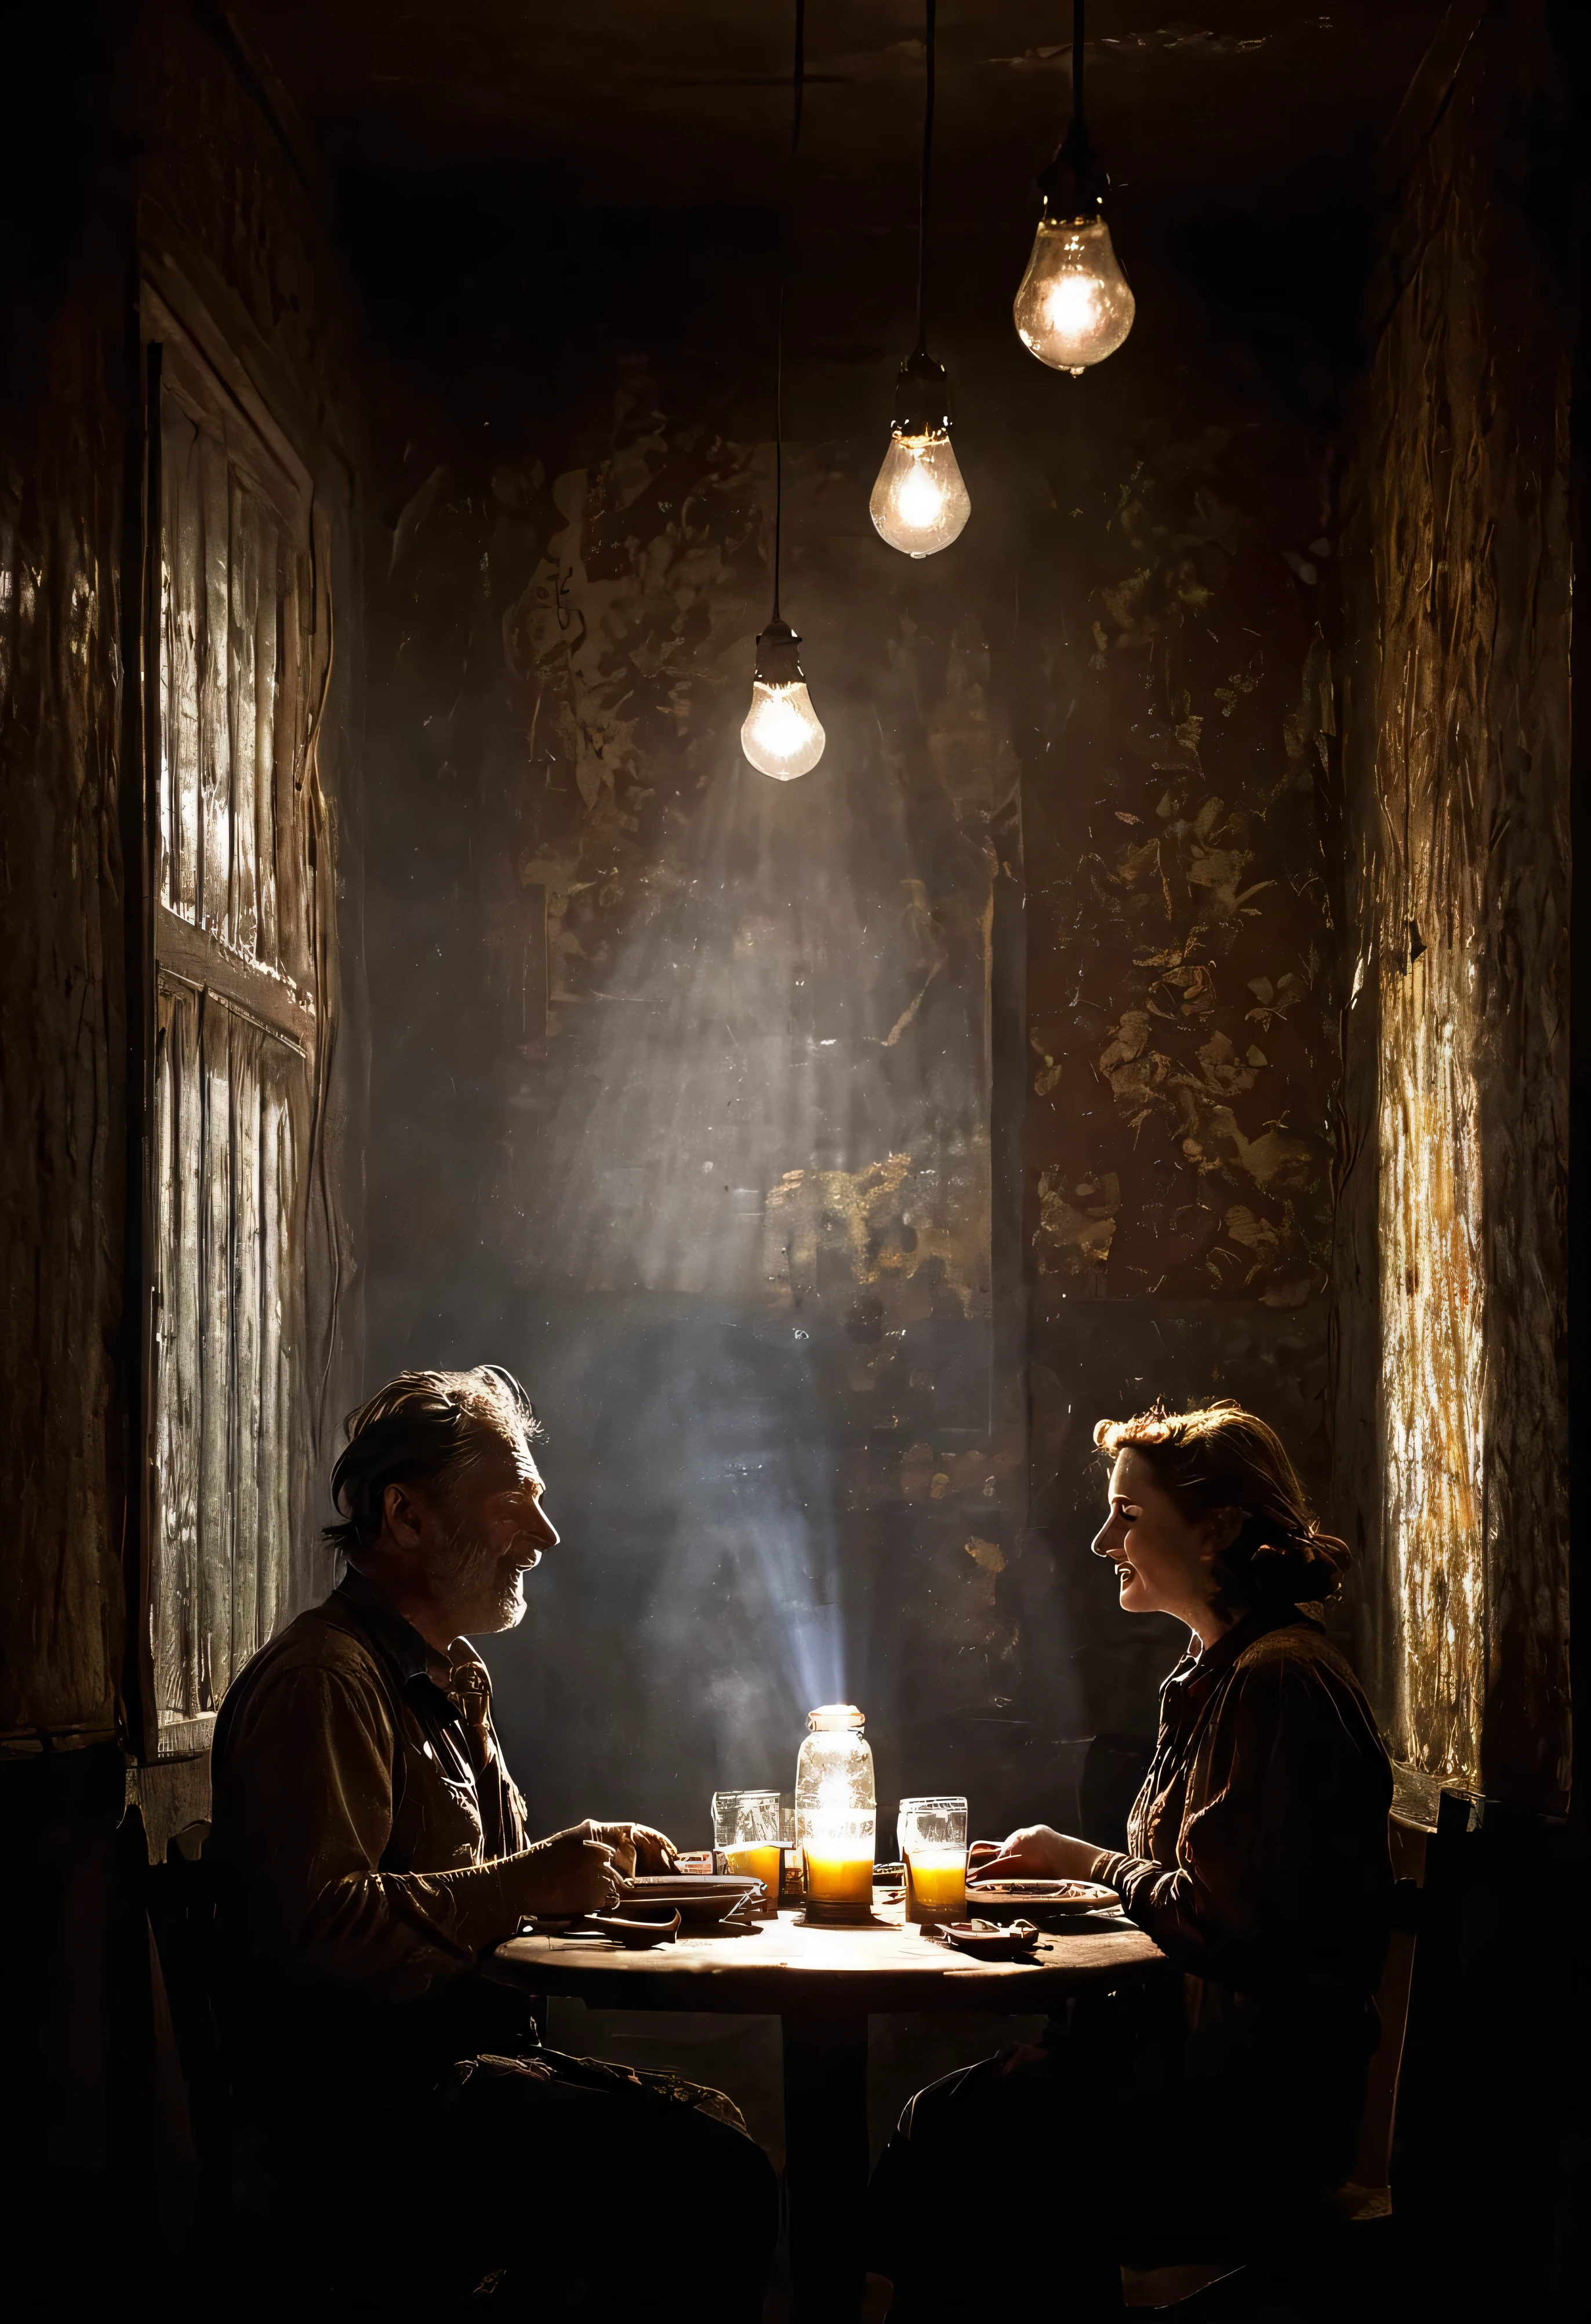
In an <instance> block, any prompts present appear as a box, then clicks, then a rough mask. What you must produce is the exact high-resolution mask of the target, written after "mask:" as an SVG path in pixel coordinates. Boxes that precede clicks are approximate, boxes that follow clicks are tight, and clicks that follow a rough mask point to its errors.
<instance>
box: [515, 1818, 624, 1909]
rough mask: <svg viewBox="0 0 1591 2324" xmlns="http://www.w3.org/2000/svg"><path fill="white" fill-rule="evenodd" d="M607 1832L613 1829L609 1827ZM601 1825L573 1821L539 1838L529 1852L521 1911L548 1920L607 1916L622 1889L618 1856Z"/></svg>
mask: <svg viewBox="0 0 1591 2324" xmlns="http://www.w3.org/2000/svg"><path fill="white" fill-rule="evenodd" d="M609 1828H611V1827H609ZM604 1829H605V1827H603V1826H602V1825H599V1824H593V1823H577V1824H575V1827H574V1829H573V1830H572V1831H560V1832H556V1833H555V1834H554V1836H553V1838H552V1839H551V1840H538V1842H537V1844H536V1846H535V1847H534V1848H532V1849H530V1851H529V1853H530V1856H531V1858H532V1859H533V1860H532V1862H531V1863H530V1864H529V1866H527V1867H526V1876H525V1887H524V1891H523V1895H522V1898H521V1903H520V1910H521V1911H522V1912H525V1913H530V1914H546V1915H547V1917H548V1918H550V1919H554V1920H560V1919H563V1918H565V1917H566V1916H567V1917H570V1918H572V1917H573V1916H574V1914H576V1913H606V1912H611V1911H612V1908H613V1906H614V1905H615V1904H617V1903H618V1902H619V1898H620V1896H621V1893H622V1891H623V1886H624V1883H623V1879H622V1877H621V1871H620V1866H619V1863H618V1859H617V1852H616V1851H615V1850H614V1849H612V1848H610V1847H608V1846H607V1845H606V1843H605V1841H604V1840H602V1837H601V1835H602V1831H603V1830H604Z"/></svg>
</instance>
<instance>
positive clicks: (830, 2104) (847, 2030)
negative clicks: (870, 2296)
mask: <svg viewBox="0 0 1591 2324" xmlns="http://www.w3.org/2000/svg"><path fill="white" fill-rule="evenodd" d="M784 2033H785V2183H786V2190H787V2191H788V2195H789V2204H790V2278H791V2286H792V2290H793V2292H794V2294H795V2309H796V2318H797V2319H798V2324H851V2319H854V2317H855V2315H856V2313H857V2310H858V2307H859V2306H860V2301H861V2286H862V2237H861V2229H862V2206H863V2202H864V2199H865V2198H866V2194H867V2185H868V2021H867V2017H866V2015H865V2014H864V2013H863V2012H861V2011H860V2010H835V2009H799V2010H786V2013H785V2016H784Z"/></svg>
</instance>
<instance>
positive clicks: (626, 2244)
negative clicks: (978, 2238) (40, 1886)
mask: <svg viewBox="0 0 1591 2324" xmlns="http://www.w3.org/2000/svg"><path fill="white" fill-rule="evenodd" d="M535 1434H537V1428H536V1421H535V1416H534V1414H533V1412H532V1410H531V1407H530V1403H529V1398H528V1397H526V1395H525V1392H524V1390H523V1389H522V1388H520V1385H519V1383H518V1381H517V1380H515V1379H512V1378H511V1377H510V1375H509V1374H508V1373H506V1372H503V1371H501V1370H499V1369H497V1368H496V1367H495V1366H492V1365H484V1366H481V1367H478V1368H477V1369H475V1370H474V1371H468V1372H405V1373H402V1374H401V1375H400V1377H399V1378H398V1379H395V1380H393V1381H392V1382H391V1384H390V1385H389V1386H388V1387H386V1388H382V1390H381V1391H380V1393H379V1394H378V1395H376V1396H374V1397H372V1398H371V1400H370V1402H369V1403H368V1404H366V1405H364V1406H363V1407H362V1409H361V1410H359V1411H358V1412H355V1413H354V1414H353V1415H352V1416H350V1418H349V1420H348V1423H347V1440H348V1441H347V1444H346V1446H345V1450H344V1452H343V1453H342V1455H341V1457H340V1458H339V1460H338V1461H337V1463H336V1467H335V1469H334V1470H333V1471H332V1499H333V1501H334V1503H335V1504H336V1508H338V1509H339V1510H340V1511H341V1512H342V1513H343V1517H344V1522H343V1523H342V1524H340V1525H338V1526H333V1527H331V1528H329V1529H328V1533H327V1539H328V1541H329V1542H330V1543H331V1544H332V1545H333V1546H335V1547H336V1549H337V1550H339V1551H340V1552H341V1553H342V1554H343V1555H344V1557H345V1560H346V1563H347V1572H346V1575H345V1579H344V1581H343V1582H342V1583H341V1585H340V1586H339V1587H338V1588H337V1589H336V1590H335V1591H333V1592H332V1594H331V1596H330V1597H329V1598H328V1599H326V1601H325V1603H324V1604H323V1605H320V1606H317V1607H315V1608H313V1609H311V1610H310V1611H309V1612H308V1613H304V1614H300V1615H299V1618H298V1619H297V1620H296V1621H294V1622H291V1623H290V1624H289V1626H288V1627H287V1628H286V1629H285V1630H283V1631H282V1632H281V1633H280V1636H279V1637H275V1638H273V1639H272V1640H271V1643H270V1645H269V1646H265V1647H264V1648H263V1649H262V1651H261V1652H260V1653H259V1654H258V1655H255V1656H254V1658H253V1661H252V1662H251V1663H250V1664H249V1665H248V1667H247V1668H246V1669H245V1670H244V1672H243V1673H242V1674H241V1676H240V1677H239V1678H238V1680H237V1682H236V1683H235V1685H234V1686H233V1687H232V1688H231V1689H230V1690H229V1692H228V1693H227V1696H226V1699H225V1702H224V1703H223V1705H222V1709H221V1715H220V1718H219V1720H217V1722H216V1741H215V1752H214V1762H213V1781H214V1801H215V1804H214V1818H215V1821H214V1829H213V1831H212V1834H211V1839H210V1842H209V1845H208V1848H207V1851H206V1860H207V1862H217V1863H219V1864H220V1865H222V1866H223V1867H228V1869H229V1872H230V1876H231V1877H232V1878H233V1880H234V1881H235V1886H236V1891H237V1908H236V1919H237V1932H236V1941H235V1944H234V1946H233V1947H232V1948H231V1960H232V1969H231V1973H230V1974H229V1975H228V1976H227V1977H226V1978H225V1979H224V1982H223V1988H222V1996H221V2001H222V2007H221V2015H222V2020H223V2024H224V2029H225V2045H226V2048H227V2051H228V2057H229V2064H230V2067H231V2071H232V2077H233V2082H234V2087H235V2091H236V2093H237V2095H238V2097H239V2098H240V2100H241V2101H242V2105H243V2108H244V2112H245V2113H246V2114H250V2115H252V2116H253V2118H255V2119H256V2120H258V2121H260V2122H261V2123H262V2124H263V2126H264V2127H265V2130H266V2134H267V2136H268V2139H269V2142H270V2146H271V2156H272V2160H273V2163H274V2164H275V2167H276V2169H277V2171H278V2172H279V2174H280V2177H281V2178H282V2180H283V2181H284V2183H285V2186H286V2189H287V2191H288V2195H289V2204H290V2209H292V2210H293V2211H295V2212H296V2213H297V2214H298V2215H299V2218H308V2220H309V2222H310V2223H311V2227H312V2228H313V2229H315V2230H317V2231H318V2232H317V2233H316V2234H315V2235H314V2236H313V2238H312V2240H313V2241H314V2243H315V2245H316V2246H317V2249H316V2252H315V2260H316V2261H317V2263H318V2264H319V2266H320V2269H321V2273H322V2275H323V2279H325V2280H329V2282H332V2283H333V2284H334V2285H335V2287H336V2290H337V2291H338V2292H359V2291H362V2290H371V2289H376V2288H381V2289H385V2290H386V2291H388V2292H392V2291H397V2290H401V2291H403V2292H407V2293H409V2294H410V2295H412V2294H413V2293H414V2292H416V2291H417V2290H423V2291H426V2292H429V2293H431V2294H432V2295H434V2296H442V2297H448V2296H453V2295H465V2296H468V2295H472V2294H479V2295H480V2296H489V2297H492V2298H494V2299H496V2301H497V2302H498V2305H499V2308H500V2309H507V2308H510V2307H519V2308H525V2307H529V2306H533V2307H534V2308H535V2310H536V2313H537V2314H538V2316H547V2317H556V2316H563V2315H571V2316H573V2315H581V2314H584V2313H587V2312H588V2311H590V2310H594V2307H595V2305H596V2302H597V2301H598V2299H599V2297H601V2298H602V2300H603V2301H606V2300H607V2299H608V2298H609V2296H610V2295H611V2293H612V2290H613V2288H614V2286H613V2277H612V2267H613V2265H614V2263H615V2242H616V2239H617V2244H618V2247H619V2251H620V2254H621V2257H627V2258H628V2260H629V2261H630V2262H632V2263H633V2264H635V2265H636V2266H637V2267H638V2268H640V2269H641V2270H642V2271H643V2273H642V2276H641V2279H640V2280H641V2281H644V2269H645V2266H646V2264H648V2263H657V2262H658V2261H659V2260H661V2258H662V2256H663V2255H664V2254H665V2253H666V2252H667V2251H668V2250H670V2249H678V2250H683V2251H684V2252H685V2253H688V2254H690V2255H692V2258H693V2261H694V2262H695V2263H696V2264H700V2263H703V2262H706V2263H708V2264H709V2272H710V2274H711V2276H712V2278H713V2283H711V2284H709V2285H708V2286H707V2287H706V2289H705V2291H704V2292H703V2294H702V2295H700V2296H699V2297H696V2298H695V2300H694V2313H696V2314H699V2315H702V2316H704V2317H706V2316H722V2317H723V2318H725V2319H730V2318H740V2317H747V2318H751V2317H756V2316H758V2315H759V2314H760V2310H761V2286H762V2281H763V2276H764V2274H765V2272H766V2267H767V2263H768V2256H769V2254H770V2252H771V2249H772V2245H773V2240H774V2235H775V2231H776V2226H777V2198H776V2194H775V2189H774V2181H773V2175H772V2172H771V2170H770V2168H769V2166H768V2161H767V2158H766V2156H764V2155H763V2153H762V2152H761V2150H760V2149H759V2147H757V2146H756V2145H754V2144H752V2142H751V2141H750V2138H749V2137H748V2136H747V2135H745V2131H744V2126H743V2125H742V2124H741V2123H740V2116H739V2115H738V2113H737V2112H736V2110H735V2109H734V2107H732V2106H731V2104H730V2102H729V2101H728V2100H727V2099H725V2098H721V2097H720V2096H719V2095H718V2094H717V2093H716V2092H713V2091H704V2090H701V2089H697V2088H696V2087H695V2086H694V2085H692V2084H688V2083H683V2082H677V2081H675V2080H672V2079H671V2078H668V2077H665V2076H644V2077H643V2076H637V2075H634V2074H630V2073H629V2072H627V2071H626V2070H621V2069H619V2068H616V2067H610V2066H604V2065H602V2063H600V2061H594V2060H581V2059H571V2058H566V2057H563V2056H562V2055H560V2054H559V2053H557V2052H549V2051H546V2050H544V2049H542V2048H540V2046H539V2045H538V2041H537V2037H536V2034H535V2031H534V2028H533V2027H532V2025H531V2024H530V2022H529V2007H528V2005H527V2003H526V2001H525V1999H524V1997H522V1996H520V1995H518V1994H516V1993H515V1992H514V1991H512V1990H511V1989H510V1988H508V1987H501V1986H497V1985H493V1984H491V1983H489V1982H488V1981H487V1980H486V1979H484V1978H482V1977H481V1976H480V1975H479V1974H478V1971H479V1969H480V1965H481V1963H482V1961H483V1959H484V1958H485V1957H486V1956H487V1955H489V1954H490V1952H491V1950H492V1948H493V1946H495V1945H497V1944H500V1943H501V1941H503V1939H504V1938H506V1937H510V1936H512V1935H513V1934H514V1932H516V1930H517V1929H518V1927H519V1925H520V1921H521V1920H522V1919H523V1918H525V1917H527V1916H529V1915H532V1914H575V1913H582V1912H589V1911H593V1910H600V1909H601V1908H602V1906H604V1905H607V1904H612V1903H613V1902H615V1900H616V1899H617V1897H618V1896H619V1895H620V1894H621V1882H622V1880H623V1879H624V1878H625V1877H628V1876H629V1875H630V1873H632V1872H633V1871H635V1869H636V1868H637V1867H638V1865H639V1867H641V1868H643V1869H658V1870H662V1869H667V1867H669V1866H670V1865H671V1864H672V1863H673V1862H674V1861H675V1851H674V1849H673V1846H672V1844H671V1842H669V1841H668V1840H666V1839H665V1838H664V1837H663V1835H662V1834H661V1833H659V1832H656V1831H651V1830H649V1829H648V1827H647V1826H646V1825H644V1824H631V1823H621V1824H597V1823H592V1822H585V1823H582V1824H578V1825H576V1826H575V1828H574V1829H573V1830H571V1831H564V1832H559V1833H556V1834H555V1835H554V1836H553V1837H552V1838H551V1839H548V1840H538V1841H535V1842H530V1841H529V1840H528V1838H527V1832H526V1825H525V1806H524V1802H523V1800H522V1799H521V1797H520V1793H519V1791H518V1790H517V1788H516V1787H515V1785H514V1783H513V1781H512V1779H511V1777H510V1775H509V1773H508V1770H507V1768H506V1767H505V1766H504V1765H503V1761H502V1755H501V1750H500V1749H499V1748H498V1742H497V1737H496V1733H495V1730H494V1729H493V1727H492V1710H491V1682H490V1679H489V1678H488V1675H487V1672H486V1667H485V1665H484V1664H483V1662H482V1661H481V1659H480V1657H479V1655H476V1654H475V1653H474V1650H473V1648H471V1647H470V1646H467V1645H465V1643H464V1634H465V1633H466V1632H474V1633H476V1634H480V1633H482V1632H487V1631H493V1630H505V1629H511V1628H513V1627H514V1626H515V1625H516V1624H517V1623H518V1622H520V1620H521V1619H522V1618H523V1616H524V1612H525V1597H524V1581H525V1575H526V1574H527V1573H528V1572H530V1571H531V1570H532V1569H533V1568H534V1567H535V1566H536V1565H537V1564H538V1562H539V1560H540V1558H541V1555H542V1553H543V1552H544V1551H545V1550H548V1549H552V1548H554V1547H556V1545H557V1540H558V1536H557V1534H556V1532H555V1531H554V1529H553V1526H552V1524H551V1522H550V1520H549V1519H548V1517H547V1514H546V1511H545V1509H544V1508H543V1505H542V1504H543V1485H542V1480H541V1478H540V1476H539V1474H538V1471H537V1466H536V1462H535V1460H534V1459H533V1457H532V1454H531V1449H530V1448H531V1440H532V1438H533V1436H534V1435H535ZM332 2186H335V2187H336V2190H337V2193H336V2201H335V2203H332V2202H331V2200H330V2197H329V2194H328V2192H327V2190H328V2189H329V2188H330V2187H332ZM328 2204H329V2206H330V2208H329V2209H328ZM625 2272H626V2273H628V2267H627V2268H626V2271H625ZM713 2284H716V2285H717V2286H718V2287H719V2290H717V2291H715V2290H714V2289H713ZM603 2286H605V2287H606V2290H605V2291H604V2290H602V2289H601V2287H603ZM715 2301H716V2302H717V2304H714V2302H715Z"/></svg>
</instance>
